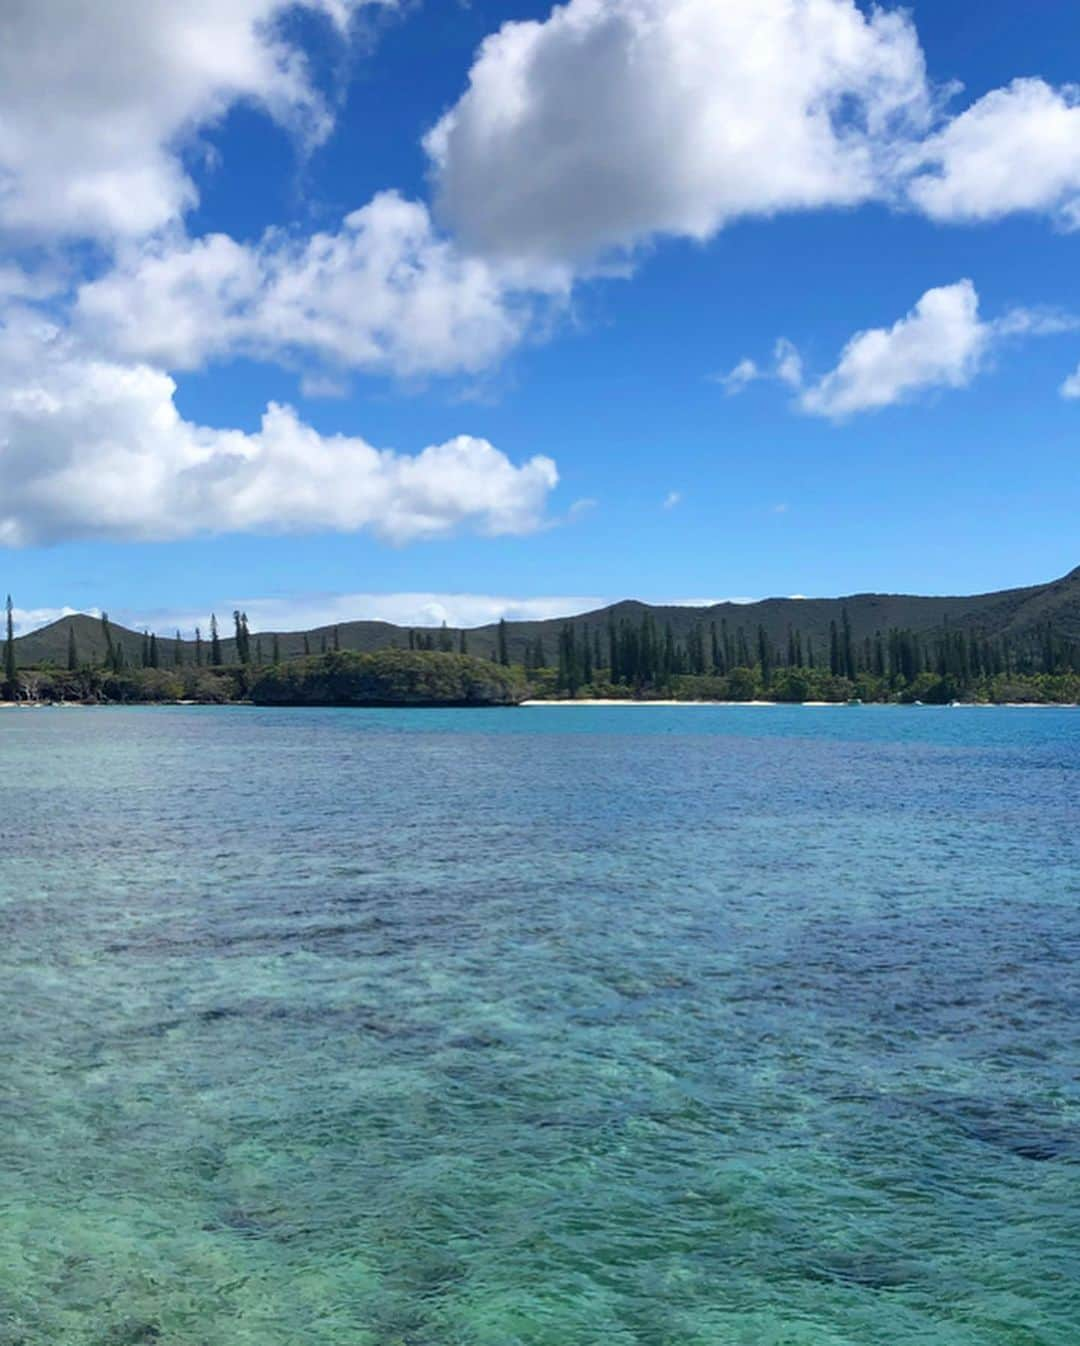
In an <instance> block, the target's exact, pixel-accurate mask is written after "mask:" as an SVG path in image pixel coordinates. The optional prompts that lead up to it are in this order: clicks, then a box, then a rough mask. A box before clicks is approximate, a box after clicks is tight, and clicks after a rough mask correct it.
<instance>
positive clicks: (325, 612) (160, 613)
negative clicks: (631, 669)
mask: <svg viewBox="0 0 1080 1346" xmlns="http://www.w3.org/2000/svg"><path fill="white" fill-rule="evenodd" d="M800 596H801V595H795V597H800ZM648 601H650V602H652V603H654V604H655V605H656V606H658V607H692V608H704V607H712V606H713V605H714V604H716V603H739V604H746V603H757V602H759V601H760V600H759V599H757V598H742V597H740V598H656V599H650V600H648ZM611 602H612V599H611V598H608V597H603V596H600V595H596V594H593V595H586V596H583V595H580V594H574V595H562V596H543V597H535V598H518V597H512V596H507V595H499V594H474V593H437V592H436V593H425V592H417V593H411V592H405V593H345V594H339V593H298V594H281V595H277V596H275V597H265V596H264V597H246V598H245V597H243V596H236V595H225V596H223V597H219V598H218V599H216V600H214V601H212V602H210V603H208V604H207V606H206V608H205V610H204V611H196V610H193V609H191V608H165V609H162V608H156V609H145V608H139V609H132V608H111V609H110V610H109V620H110V621H112V622H113V623H115V624H116V625H119V626H126V627H130V628H132V629H133V630H136V631H141V630H144V629H146V630H150V631H155V632H157V634H158V635H164V636H171V635H173V634H174V633H175V632H176V631H180V632H181V634H182V635H183V636H184V638H185V639H190V638H191V636H192V635H193V634H194V631H195V628H196V626H198V627H201V629H202V631H203V632H204V634H205V632H206V629H207V626H208V624H209V618H210V613H211V612H216V613H217V614H218V620H219V622H220V623H221V625H222V629H223V630H224V629H225V628H226V627H227V625H228V622H227V619H226V616H225V614H228V613H231V612H233V611H234V610H235V609H240V611H242V612H246V613H247V616H248V621H249V623H250V626H251V629H252V631H301V630H308V629H310V628H312V627H319V626H334V625H336V624H339V623H342V622H355V621H369V622H391V623H393V624H394V625H395V626H405V627H409V626H415V627H421V626H423V627H434V626H440V625H441V624H442V623H443V622H444V621H445V622H446V624H447V626H451V627H462V626H464V627H466V628H472V627H477V626H490V625H492V624H493V623H495V622H497V621H499V619H500V618H505V619H506V620H507V621H511V622H533V621H550V620H552V619H555V618H559V617H573V616H578V615H580V614H582V613H585V612H595V611H596V610H597V609H599V608H604V607H607V606H608V605H609V604H610V603H611ZM75 612H83V613H87V614H88V615H90V616H93V617H100V615H101V609H100V608H70V607H40V608H32V609H20V608H16V609H15V613H14V616H15V629H16V632H17V633H18V634H19V635H24V634H26V632H27V631H32V630H36V629H37V628H38V627H40V626H46V625H48V624H49V623H50V622H54V621H56V620H57V619H58V618H60V617H66V616H70V615H71V614H72V613H75Z"/></svg>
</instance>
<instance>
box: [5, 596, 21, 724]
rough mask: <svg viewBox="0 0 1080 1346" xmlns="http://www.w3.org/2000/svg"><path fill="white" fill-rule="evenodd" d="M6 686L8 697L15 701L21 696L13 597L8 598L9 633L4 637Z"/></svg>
mask: <svg viewBox="0 0 1080 1346" xmlns="http://www.w3.org/2000/svg"><path fill="white" fill-rule="evenodd" d="M4 684H5V691H6V693H7V695H8V697H9V698H10V699H11V700H12V701H14V700H16V699H17V697H18V695H19V670H18V668H17V666H16V663H15V608H14V605H13V604H12V601H11V595H10V594H8V596H7V632H6V634H5V637H4Z"/></svg>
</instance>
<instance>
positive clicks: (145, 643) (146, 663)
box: [141, 629, 150, 668]
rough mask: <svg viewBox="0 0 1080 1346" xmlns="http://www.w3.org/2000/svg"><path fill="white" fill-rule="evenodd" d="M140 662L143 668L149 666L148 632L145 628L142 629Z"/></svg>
mask: <svg viewBox="0 0 1080 1346" xmlns="http://www.w3.org/2000/svg"><path fill="white" fill-rule="evenodd" d="M141 662H142V666H143V668H149V667H150V632H149V631H147V630H145V629H144V630H143V633H142V660H141Z"/></svg>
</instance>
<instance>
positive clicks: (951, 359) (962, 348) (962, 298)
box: [799, 280, 991, 418]
mask: <svg viewBox="0 0 1080 1346" xmlns="http://www.w3.org/2000/svg"><path fill="white" fill-rule="evenodd" d="M990 335H991V329H990V328H989V327H988V325H986V324H984V323H982V322H980V321H979V296H978V295H977V293H976V292H975V286H974V285H973V284H972V283H971V281H970V280H961V281H958V282H957V283H956V284H955V285H942V286H940V287H938V288H937V289H933V290H927V292H926V293H925V294H924V295H923V297H922V298H921V299H920V300H919V302H918V303H917V304H916V305H915V307H914V309H912V311H911V312H910V313H909V314H908V315H907V316H906V317H904V318H901V319H900V320H899V321H898V322H896V323H894V324H893V325H892V327H888V328H884V327H879V328H875V329H873V330H871V331H866V332H858V333H857V334H856V335H855V336H853V337H852V338H851V340H850V341H849V342H848V343H847V345H846V346H845V347H844V350H843V352H842V354H841V356H840V361H839V363H838V364H837V366H836V368H835V369H833V370H832V371H831V372H830V373H828V374H826V375H825V377H824V378H823V379H821V380H820V381H819V382H818V383H816V384H814V385H813V386H812V387H809V388H807V389H806V390H805V391H804V392H803V394H802V396H801V398H800V403H799V404H800V406H801V407H802V409H803V410H804V411H808V412H810V413H812V414H813V415H816V416H830V417H833V418H840V417H844V416H849V415H851V414H852V413H854V412H859V411H870V410H872V409H874V408H876V407H886V406H890V405H891V404H892V403H894V402H899V401H902V400H903V399H904V398H905V397H908V396H910V395H911V394H913V393H917V392H921V391H923V390H925V389H929V388H962V387H964V386H965V385H966V384H968V383H970V382H971V380H972V379H973V378H974V377H975V374H976V373H977V371H978V369H979V366H980V364H981V361H982V359H983V357H984V355H985V353H986V350H987V346H988V344H989V341H990Z"/></svg>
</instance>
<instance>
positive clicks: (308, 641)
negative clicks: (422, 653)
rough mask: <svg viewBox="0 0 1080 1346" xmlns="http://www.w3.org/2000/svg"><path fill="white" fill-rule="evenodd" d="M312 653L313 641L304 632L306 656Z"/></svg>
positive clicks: (410, 647) (410, 633)
mask: <svg viewBox="0 0 1080 1346" xmlns="http://www.w3.org/2000/svg"><path fill="white" fill-rule="evenodd" d="M409 635H410V636H411V635H412V632H411V631H410V632H409ZM409 649H412V646H411V645H410V646H409ZM310 653H311V641H310V640H309V639H308V634H307V632H306V631H305V632H304V654H305V655H307V654H310Z"/></svg>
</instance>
